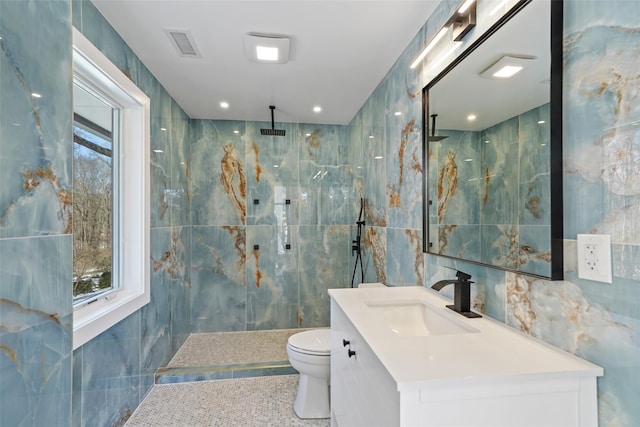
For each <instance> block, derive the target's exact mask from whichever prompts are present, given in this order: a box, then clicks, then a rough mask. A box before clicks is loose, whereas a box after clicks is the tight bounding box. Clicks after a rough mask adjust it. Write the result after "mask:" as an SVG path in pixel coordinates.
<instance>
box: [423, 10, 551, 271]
mask: <svg viewBox="0 0 640 427" xmlns="http://www.w3.org/2000/svg"><path fill="white" fill-rule="evenodd" d="M552 3H556V4H555V5H552ZM558 3H560V2H552V1H544V0H540V1H526V0H524V1H521V2H518V3H517V4H516V6H514V8H513V9H511V11H510V12H508V13H507V14H505V16H504V17H503V18H502V19H501V20H500V21H499V22H498V23H496V24H495V25H494V26H493V27H492V28H491V29H490V30H489V31H487V33H486V34H484V35H483V36H481V37H480V38H479V39H478V41H476V42H475V43H474V44H473V45H471V46H470V47H469V49H467V50H466V51H465V52H464V53H463V54H462V55H461V56H460V57H459V58H458V59H457V60H456V61H455V62H454V63H453V64H452V65H450V66H449V67H448V68H447V69H446V70H444V71H443V72H442V73H441V74H440V75H439V76H437V77H436V78H435V79H434V80H433V81H432V82H431V83H429V84H428V85H427V87H426V88H425V90H424V99H425V102H424V106H425V108H424V118H423V119H424V123H425V126H426V127H427V129H426V130H425V132H424V135H425V161H426V163H427V174H426V176H425V179H426V183H425V186H426V204H425V224H424V226H425V242H426V243H425V246H426V248H425V249H426V251H428V252H429V253H432V254H437V255H443V256H448V257H452V258H459V259H464V260H466V261H471V262H475V263H480V264H486V265H491V266H494V267H499V268H502V269H506V270H514V271H520V272H523V273H526V274H532V275H536V276H543V277H550V278H553V279H559V278H561V277H562V247H561V240H562V200H561V195H562V191H561V185H562V183H561V179H562V176H561V162H556V161H552V159H554V158H555V157H557V158H558V159H560V158H561V139H560V137H561V131H560V130H559V129H561V99H560V95H561V93H560V89H559V88H561V81H560V79H561V73H555V72H553V71H552V66H558V67H561V56H560V61H559V62H556V61H557V59H556V55H557V52H556V49H555V48H554V49H552V43H555V42H556V41H555V40H556V39H557V38H558V39H559V40H560V42H561V20H562V19H561V14H562V10H561V8H562V5H561V3H560V4H559V5H558ZM552 9H553V11H552ZM552 12H553V13H554V14H555V13H559V14H560V18H559V19H560V34H559V35H558V37H555V35H556V33H557V29H556V27H557V26H558V20H557V18H556V17H554V19H553V22H552V19H551V15H552ZM552 27H553V29H552ZM552 38H553V40H552ZM559 52H560V55H561V49H560V50H559ZM552 57H553V60H552ZM554 193H555V194H554ZM558 216H559V220H558ZM558 244H559V245H560V247H559V248H557V247H556V246H558Z"/></svg>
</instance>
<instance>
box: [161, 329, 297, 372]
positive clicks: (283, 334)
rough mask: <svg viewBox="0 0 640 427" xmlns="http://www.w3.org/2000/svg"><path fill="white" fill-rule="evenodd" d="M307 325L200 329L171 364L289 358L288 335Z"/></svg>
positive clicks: (264, 360)
mask: <svg viewBox="0 0 640 427" xmlns="http://www.w3.org/2000/svg"><path fill="white" fill-rule="evenodd" d="M304 330H305V329H276V330H267V331H239V332H216V333H198V334H191V335H189V337H187V339H186V341H185V342H184V344H182V347H180V349H179V350H178V352H177V353H176V354H175V356H174V357H173V359H171V361H170V362H169V363H168V364H167V367H168V368H175V367H185V366H213V365H229V364H245V363H246V364H248V363H259V362H266V361H279V360H287V339H288V338H289V337H290V336H291V335H293V334H295V333H298V332H302V331H304Z"/></svg>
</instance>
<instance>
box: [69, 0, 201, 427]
mask: <svg viewBox="0 0 640 427" xmlns="http://www.w3.org/2000/svg"><path fill="white" fill-rule="evenodd" d="M73 22H74V25H75V26H76V28H78V29H79V30H80V31H81V32H82V33H83V34H84V35H85V36H86V37H87V38H88V39H89V40H90V41H91V42H92V43H93V44H94V45H95V46H96V47H98V49H100V50H101V51H102V52H103V53H104V54H105V55H106V56H107V57H108V58H109V59H110V60H111V61H112V62H113V63H114V64H115V65H116V66H117V67H118V68H120V69H121V70H122V71H123V72H124V73H125V74H126V75H127V76H129V78H131V80H132V81H133V82H134V83H135V84H136V85H137V86H138V87H139V88H140V89H142V90H143V91H144V92H145V93H146V94H147V95H148V96H149V98H150V99H151V149H152V151H151V182H150V187H151V230H150V239H151V259H150V269H151V302H150V303H149V304H148V305H146V306H144V307H143V308H142V309H141V310H139V311H138V312H136V313H134V314H132V315H131V316H129V317H127V318H126V319H124V320H122V321H121V322H120V323H118V324H117V325H115V326H113V327H112V328H111V329H109V330H107V331H105V332H104V333H102V334H101V335H99V336H98V337H96V338H95V339H93V340H92V341H89V342H88V343H87V344H85V345H83V346H82V347H80V348H78V349H76V350H75V351H74V367H73V371H74V377H73V425H78V426H80V425H123V424H124V422H125V421H126V420H127V419H128V417H129V416H130V415H131V413H132V412H133V411H134V410H135V408H136V407H137V406H138V404H139V402H140V401H141V400H142V398H143V397H144V396H145V394H146V393H147V391H148V390H149V389H150V388H151V386H152V385H153V379H154V374H155V371H156V370H157V369H158V368H159V367H161V366H164V365H165V364H166V363H167V362H168V361H169V360H170V358H171V357H172V356H173V355H174V354H175V352H176V351H177V349H178V348H179V347H180V345H182V343H183V342H184V340H185V339H186V337H187V336H188V335H189V333H191V302H192V301H191V296H190V294H191V269H190V266H191V232H192V230H191V227H190V225H191V213H190V205H191V204H190V198H191V190H190V188H191V187H190V183H189V167H190V165H189V162H190V157H191V156H190V150H191V144H190V139H191V126H190V119H189V117H188V116H187V115H186V114H185V113H184V111H183V110H182V109H181V108H180V106H179V105H178V104H177V103H176V102H175V101H174V100H173V99H172V98H171V96H170V95H169V94H168V93H167V92H166V90H165V89H164V88H163V87H162V86H161V85H160V84H159V83H158V81H157V80H156V79H155V77H154V76H153V75H152V74H151V73H150V72H149V70H147V68H146V67H145V66H144V64H142V62H141V61H140V60H139V59H138V58H137V56H136V55H135V54H134V53H133V51H132V50H131V49H130V48H129V47H128V46H127V45H126V43H124V41H123V40H122V39H121V38H120V36H119V35H118V34H117V33H116V32H115V31H114V30H113V28H112V27H111V26H110V25H109V23H108V22H107V21H106V20H105V19H104V17H103V16H102V15H101V14H100V13H99V12H98V10H97V9H96V8H95V7H94V6H93V4H92V3H91V2H89V1H87V0H75V1H74V2H73ZM69 78H70V77H69ZM153 150H157V151H153Z"/></svg>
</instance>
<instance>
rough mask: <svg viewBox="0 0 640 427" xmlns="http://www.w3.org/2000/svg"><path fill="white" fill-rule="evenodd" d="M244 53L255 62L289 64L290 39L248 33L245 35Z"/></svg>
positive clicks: (275, 35)
mask: <svg viewBox="0 0 640 427" xmlns="http://www.w3.org/2000/svg"><path fill="white" fill-rule="evenodd" d="M244 53H245V55H246V56H247V58H248V59H249V60H250V61H253V62H263V63H271V64H284V63H286V62H289V37H286V36H282V35H278V34H261V33H247V34H245V35H244Z"/></svg>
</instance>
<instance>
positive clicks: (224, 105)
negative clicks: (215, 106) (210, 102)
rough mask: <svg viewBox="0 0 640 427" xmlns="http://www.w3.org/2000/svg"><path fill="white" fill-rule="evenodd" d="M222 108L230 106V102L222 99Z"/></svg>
mask: <svg viewBox="0 0 640 427" xmlns="http://www.w3.org/2000/svg"><path fill="white" fill-rule="evenodd" d="M220 108H229V103H228V102H225V101H222V102H221V103H220Z"/></svg>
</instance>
